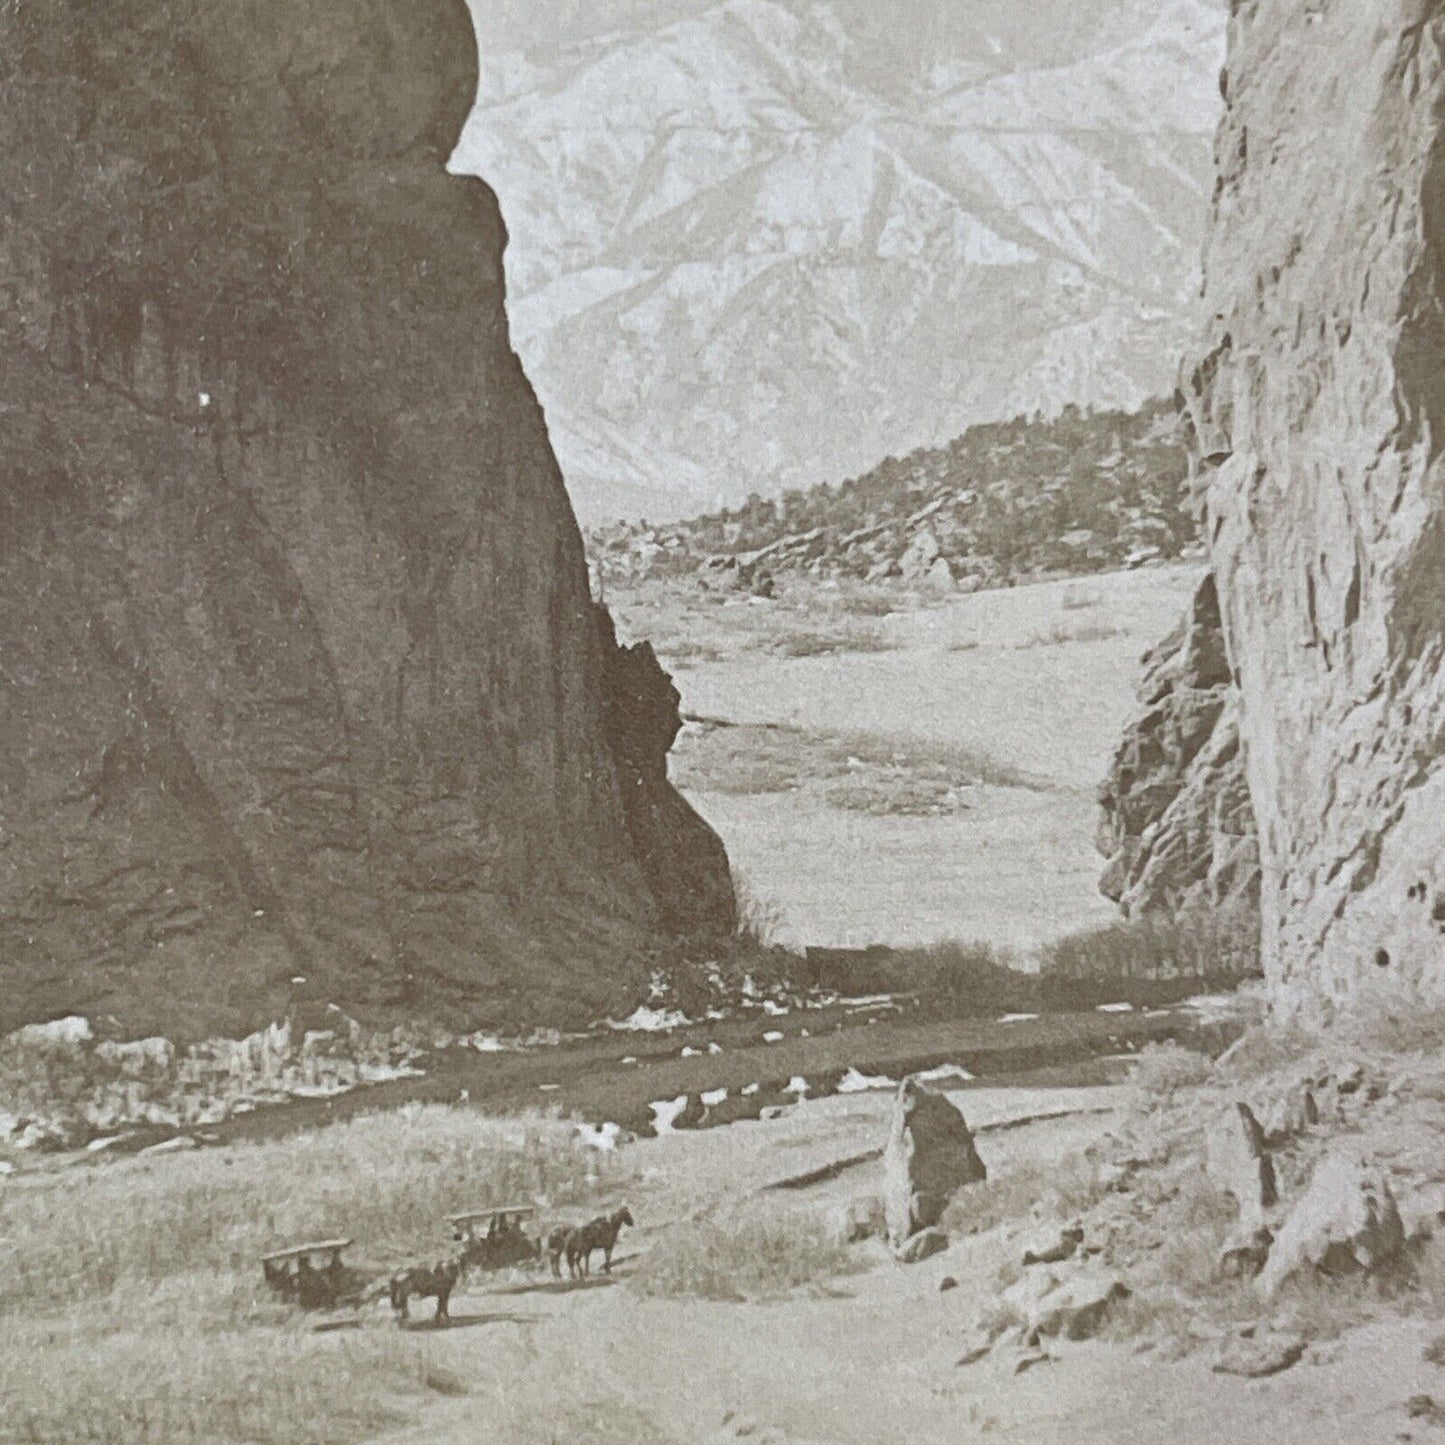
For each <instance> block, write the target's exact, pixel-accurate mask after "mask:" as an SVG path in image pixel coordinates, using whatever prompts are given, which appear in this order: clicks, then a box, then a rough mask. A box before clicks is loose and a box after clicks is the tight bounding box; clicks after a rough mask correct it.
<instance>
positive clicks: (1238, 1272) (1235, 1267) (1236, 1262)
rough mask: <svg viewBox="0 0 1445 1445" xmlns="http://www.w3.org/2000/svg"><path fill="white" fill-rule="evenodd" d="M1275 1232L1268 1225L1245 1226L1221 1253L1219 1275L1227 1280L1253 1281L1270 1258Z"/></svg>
mask: <svg viewBox="0 0 1445 1445" xmlns="http://www.w3.org/2000/svg"><path fill="white" fill-rule="evenodd" d="M1273 1243H1274V1231H1273V1230H1271V1229H1270V1227H1269V1226H1268V1225H1267V1224H1255V1225H1249V1224H1246V1225H1243V1226H1241V1227H1240V1228H1239V1229H1237V1230H1235V1232H1234V1233H1233V1234H1232V1235H1230V1237H1229V1238H1228V1239H1226V1240H1225V1242H1224V1244H1223V1246H1222V1247H1221V1249H1220V1251H1219V1273H1220V1274H1221V1275H1222V1276H1224V1278H1226V1279H1253V1278H1254V1277H1255V1276H1256V1275H1257V1274H1258V1273H1259V1272H1260V1271H1261V1270H1262V1269H1263V1268H1264V1264H1265V1261H1266V1260H1267V1259H1268V1258H1269V1247H1270V1245H1272V1244H1273Z"/></svg>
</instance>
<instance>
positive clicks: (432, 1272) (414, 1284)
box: [390, 1259, 465, 1324]
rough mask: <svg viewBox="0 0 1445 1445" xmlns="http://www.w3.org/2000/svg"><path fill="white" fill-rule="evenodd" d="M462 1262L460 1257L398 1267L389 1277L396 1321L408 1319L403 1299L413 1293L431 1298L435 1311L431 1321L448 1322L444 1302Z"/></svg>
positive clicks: (455, 1284) (461, 1269)
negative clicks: (435, 1262) (432, 1263)
mask: <svg viewBox="0 0 1445 1445" xmlns="http://www.w3.org/2000/svg"><path fill="white" fill-rule="evenodd" d="M464 1268H465V1264H464V1262H463V1261H462V1260H461V1259H444V1260H441V1261H440V1262H439V1263H437V1264H434V1265H424V1264H419V1265H413V1266H412V1268H410V1269H399V1270H397V1272H396V1273H395V1274H394V1275H392V1277H391V1286H390V1288H391V1307H392V1309H394V1310H395V1311H396V1313H397V1323H398V1324H400V1323H401V1322H402V1321H404V1320H407V1319H410V1318H411V1316H410V1315H409V1314H408V1313H407V1308H406V1307H407V1301H408V1300H410V1299H411V1297H412V1296H413V1295H417V1296H418V1297H420V1298H423V1299H425V1298H429V1297H433V1296H434V1297H435V1299H436V1302H437V1312H436V1314H435V1316H434V1317H433V1323H434V1324H441V1323H442V1321H443V1320H447V1321H450V1319H451V1315H450V1314H449V1313H448V1310H447V1304H448V1301H450V1299H451V1297H452V1291H453V1290H454V1289H455V1288H456V1287H457V1281H458V1280H459V1279H460V1278H461V1277H462V1271H463V1269H464Z"/></svg>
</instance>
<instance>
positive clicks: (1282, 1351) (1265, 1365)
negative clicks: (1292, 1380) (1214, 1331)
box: [1211, 1326, 1305, 1380]
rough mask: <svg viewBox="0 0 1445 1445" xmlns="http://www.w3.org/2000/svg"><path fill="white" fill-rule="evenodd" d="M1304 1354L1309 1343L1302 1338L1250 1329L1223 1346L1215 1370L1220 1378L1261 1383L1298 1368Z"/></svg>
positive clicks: (1221, 1344) (1218, 1353)
mask: <svg viewBox="0 0 1445 1445" xmlns="http://www.w3.org/2000/svg"><path fill="white" fill-rule="evenodd" d="M1304 1352H1305V1341H1304V1340H1303V1339H1302V1338H1301V1337H1300V1336H1299V1335H1295V1334H1288V1333H1284V1332H1280V1331H1275V1330H1265V1331H1259V1330H1257V1329H1256V1328H1254V1327H1253V1326H1249V1327H1247V1328H1246V1329H1245V1330H1243V1331H1241V1332H1240V1333H1238V1334H1234V1335H1229V1336H1227V1337H1226V1338H1225V1339H1223V1340H1221V1341H1220V1342H1219V1349H1218V1351H1217V1352H1216V1354H1215V1357H1214V1363H1213V1365H1212V1366H1211V1368H1212V1369H1213V1371H1214V1372H1215V1374H1217V1375H1242V1376H1243V1377H1244V1378H1245V1379H1247V1380H1259V1379H1263V1378H1265V1377H1266V1376H1267V1375H1278V1374H1279V1373H1281V1371H1284V1370H1287V1369H1289V1367H1290V1366H1291V1365H1294V1364H1298V1362H1299V1360H1300V1358H1301V1357H1302V1356H1303V1355H1304Z"/></svg>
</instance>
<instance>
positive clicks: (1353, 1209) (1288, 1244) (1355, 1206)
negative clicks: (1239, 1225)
mask: <svg viewBox="0 0 1445 1445" xmlns="http://www.w3.org/2000/svg"><path fill="white" fill-rule="evenodd" d="M1404 1247H1405V1226H1404V1223H1403V1222H1402V1220H1401V1218H1400V1209H1399V1206H1398V1205H1397V1204H1396V1202H1395V1196H1394V1194H1393V1192H1392V1191H1391V1189H1390V1185H1389V1181H1388V1180H1387V1179H1386V1178H1385V1176H1384V1174H1383V1173H1382V1172H1381V1171H1380V1170H1378V1169H1375V1168H1372V1167H1370V1166H1369V1165H1366V1164H1365V1163H1363V1162H1361V1161H1360V1160H1358V1159H1355V1158H1352V1157H1351V1156H1350V1155H1348V1154H1346V1153H1343V1152H1336V1153H1333V1154H1328V1155H1326V1156H1325V1158H1324V1159H1323V1160H1321V1162H1320V1164H1319V1165H1318V1166H1317V1167H1316V1169H1315V1172H1314V1175H1313V1177H1312V1178H1311V1180H1310V1183H1309V1187H1308V1188H1307V1189H1306V1190H1305V1192H1304V1194H1303V1196H1302V1197H1301V1198H1300V1200H1299V1202H1298V1203H1297V1204H1296V1205H1295V1206H1294V1209H1293V1210H1292V1211H1291V1213H1290V1216H1289V1218H1288V1219H1287V1220H1286V1221H1285V1223H1284V1225H1283V1227H1282V1228H1281V1229H1280V1231H1279V1234H1278V1236H1277V1237H1276V1239H1275V1241H1274V1245H1273V1247H1272V1248H1271V1249H1270V1252H1269V1258H1268V1260H1267V1261H1266V1262H1265V1266H1264V1269H1263V1271H1262V1273H1261V1274H1260V1276H1259V1281H1258V1284H1259V1288H1260V1290H1261V1291H1262V1292H1263V1293H1264V1294H1265V1295H1267V1296H1272V1295H1274V1294H1275V1293H1276V1292H1277V1291H1278V1289H1279V1287H1280V1286H1281V1285H1282V1284H1283V1283H1284V1282H1285V1281H1286V1280H1287V1279H1289V1278H1290V1277H1291V1276H1293V1275H1296V1274H1298V1273H1299V1272H1300V1271H1302V1270H1305V1269H1315V1270H1319V1271H1320V1272H1321V1273H1324V1274H1348V1273H1364V1274H1372V1273H1375V1272H1377V1271H1379V1270H1381V1269H1384V1268H1386V1267H1388V1266H1389V1265H1391V1264H1392V1263H1394V1262H1395V1261H1396V1260H1397V1259H1398V1258H1399V1256H1400V1255H1401V1253H1402V1252H1403V1250H1404Z"/></svg>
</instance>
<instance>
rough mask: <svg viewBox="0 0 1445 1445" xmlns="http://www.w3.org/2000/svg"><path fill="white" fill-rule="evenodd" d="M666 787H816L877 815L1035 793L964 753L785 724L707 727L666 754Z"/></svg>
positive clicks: (1032, 783) (746, 791) (1003, 769)
mask: <svg viewBox="0 0 1445 1445" xmlns="http://www.w3.org/2000/svg"><path fill="white" fill-rule="evenodd" d="M672 775H673V781H674V782H675V783H677V785H678V786H679V787H681V788H684V789H686V790H689V791H692V792H712V793H729V794H735V795H741V796H748V795H765V794H770V793H787V792H797V791H801V790H804V789H808V790H812V789H817V790H818V791H819V792H820V793H821V795H822V797H823V799H824V800H825V801H826V802H827V803H828V804H829V805H830V806H833V807H838V808H844V809H851V810H853V811H862V812H868V813H873V814H878V815H890V814H910V813H915V814H916V813H918V812H926V813H934V812H938V811H952V810H953V808H954V807H955V806H957V805H958V802H959V799H958V798H957V796H956V795H957V794H958V792H959V790H961V789H967V788H971V787H978V786H987V787H998V788H1028V789H1035V790H1036V789H1038V788H1040V787H1042V786H1043V785H1042V784H1041V783H1040V782H1039V780H1037V779H1035V778H1032V777H1030V776H1029V775H1028V774H1026V773H1023V772H1021V771H1020V770H1019V769H1017V768H1011V767H1008V766H1006V765H1005V764H1001V763H999V762H997V761H995V760H994V759H992V758H990V757H988V756H986V755H984V754H982V753H977V752H972V751H970V750H968V749H966V748H958V747H951V746H949V745H947V744H942V743H927V742H911V741H910V742H904V741H902V740H895V739H891V738H883V737H876V736H874V735H872V734H869V733H826V732H815V731H811V730H808V729H804V728H796V727H786V726H757V725H747V724H740V725H737V726H727V727H711V728H708V729H707V730H706V731H703V732H701V733H695V734H693V735H691V736H689V737H688V738H687V739H686V740H685V742H684V743H683V745H682V746H681V747H679V748H678V749H677V750H676V751H675V753H674V755H673V769H672Z"/></svg>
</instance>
